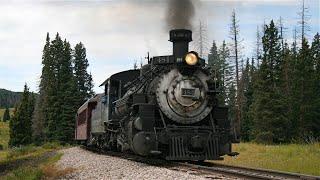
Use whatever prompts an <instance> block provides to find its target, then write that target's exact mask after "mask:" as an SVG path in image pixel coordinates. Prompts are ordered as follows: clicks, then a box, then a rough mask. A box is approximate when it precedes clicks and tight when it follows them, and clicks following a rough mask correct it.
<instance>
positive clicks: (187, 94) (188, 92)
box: [181, 88, 196, 97]
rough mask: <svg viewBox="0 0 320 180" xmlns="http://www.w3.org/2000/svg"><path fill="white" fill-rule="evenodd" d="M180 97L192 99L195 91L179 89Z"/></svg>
mask: <svg viewBox="0 0 320 180" xmlns="http://www.w3.org/2000/svg"><path fill="white" fill-rule="evenodd" d="M181 91H182V92H181V96H182V97H194V96H195V92H196V90H195V89H189V88H182V89H181Z"/></svg>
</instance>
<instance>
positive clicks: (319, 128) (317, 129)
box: [311, 33, 320, 139]
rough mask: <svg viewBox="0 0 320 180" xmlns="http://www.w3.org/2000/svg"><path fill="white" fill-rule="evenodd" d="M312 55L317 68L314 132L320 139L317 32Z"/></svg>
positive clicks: (319, 80) (319, 63) (318, 45)
mask: <svg viewBox="0 0 320 180" xmlns="http://www.w3.org/2000/svg"><path fill="white" fill-rule="evenodd" d="M311 57H312V58H313V65H314V69H315V74H314V85H313V86H314V104H313V108H314V109H313V112H314V113H315V114H314V118H313V124H312V127H313V133H314V136H315V137H316V138H317V139H320V112H319V109H320V83H319V82H320V35H319V33H317V34H316V35H315V36H314V39H313V42H312V46H311Z"/></svg>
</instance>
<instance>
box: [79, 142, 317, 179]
mask: <svg viewBox="0 0 320 180" xmlns="http://www.w3.org/2000/svg"><path fill="white" fill-rule="evenodd" d="M81 147H82V148H84V149H86V150H89V151H92V152H95V153H99V154H105V155H109V156H116V157H119V158H123V159H127V160H131V161H136V162H141V163H145V164H149V165H152V166H159V167H165V168H168V169H172V170H176V171H184V172H193V173H192V174H206V175H207V177H208V178H212V179H215V178H214V177H215V176H214V175H216V174H222V175H224V176H225V177H234V178H240V179H268V180H284V179H290V180H291V179H292V180H295V179H303V180H320V176H311V175H305V174H297V173H289V172H282V171H275V170H266V169H257V168H247V167H239V166H230V165H222V164H217V163H209V162H193V161H192V162H175V161H166V160H164V159H159V158H145V157H141V156H138V155H135V154H126V153H120V152H106V151H102V150H100V149H96V148H88V147H85V146H81Z"/></svg>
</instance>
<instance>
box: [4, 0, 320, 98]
mask: <svg viewBox="0 0 320 180" xmlns="http://www.w3.org/2000/svg"><path fill="white" fill-rule="evenodd" d="M301 2H302V1H301V0H211V1H209V0H207V1H194V4H195V10H196V15H195V17H194V18H193V24H194V25H193V28H194V30H197V24H198V23H199V20H201V21H202V22H204V23H205V24H206V26H207V41H208V44H211V42H212V40H216V42H217V43H218V45H219V44H221V42H222V41H223V40H226V41H227V42H230V39H229V24H230V16H231V12H232V10H233V9H235V11H236V14H237V17H238V19H239V26H240V35H241V37H242V39H243V42H242V46H243V49H242V54H243V57H251V56H252V55H253V52H254V44H255V34H256V29H257V26H259V27H260V29H261V26H262V24H263V23H264V22H266V23H269V22H270V20H271V19H274V20H275V21H278V19H279V17H280V16H281V17H282V18H283V23H284V26H285V27H286V28H287V29H286V30H285V38H286V39H288V41H289V42H291V41H292V34H293V33H292V32H293V29H294V28H295V27H297V28H299V26H298V25H297V21H298V15H297V12H298V11H299V9H300V6H301ZM305 4H306V7H308V8H309V12H308V14H309V15H310V16H311V18H310V20H309V21H308V25H309V27H310V31H309V32H308V37H309V38H310V39H311V38H312V37H313V35H314V34H315V33H316V32H320V27H319V26H320V15H319V11H320V10H319V9H320V8H319V6H320V5H319V0H306V2H305ZM165 13H166V3H165V2H164V1H160V0H158V1H152V0H149V1H147V0H145V1H138V0H134V1H125V0H117V1H116V0H114V1H42V0H33V1H32V0H29V1H1V2H0V88H6V89H10V90H13V91H21V90H22V89H23V85H24V83H25V82H26V83H27V84H28V85H29V86H30V88H31V90H32V91H37V86H38V83H39V77H40V74H41V55H42V48H43V45H44V43H45V36H46V33H47V32H49V33H50V35H51V37H54V35H55V34H56V32H59V34H60V35H61V36H62V37H63V38H66V39H67V40H69V41H70V43H71V44H72V46H74V45H75V44H76V43H78V42H80V41H81V42H83V43H84V45H85V46H86V48H87V56H88V60H89V63H90V67H89V71H91V72H92V75H93V80H94V83H95V86H96V87H95V90H96V91H97V92H101V91H102V89H101V88H98V85H99V84H100V83H101V82H103V80H104V79H106V78H107V77H108V76H110V75H111V74H113V73H116V72H118V71H121V70H126V69H130V68H132V67H133V63H134V60H137V61H138V62H140V59H141V58H142V57H144V56H145V55H146V52H147V51H150V53H151V55H164V54H170V53H171V44H170V43H169V42H168V41H167V40H168V33H167V30H166V24H165ZM195 38H196V37H194V39H195ZM192 47H193V46H192ZM208 48H209V47H208Z"/></svg>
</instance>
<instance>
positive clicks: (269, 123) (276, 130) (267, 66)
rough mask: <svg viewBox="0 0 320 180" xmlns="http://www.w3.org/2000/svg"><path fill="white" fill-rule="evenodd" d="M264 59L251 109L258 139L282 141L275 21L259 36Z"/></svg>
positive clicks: (282, 102) (284, 129) (284, 121)
mask: <svg viewBox="0 0 320 180" xmlns="http://www.w3.org/2000/svg"><path fill="white" fill-rule="evenodd" d="M262 43H263V59H262V64H261V67H260V71H259V74H258V77H257V85H256V91H255V93H254V99H255V100H254V103H253V105H252V108H253V110H252V112H253V117H254V123H255V125H254V131H255V132H254V133H255V135H256V136H257V137H256V138H257V141H260V142H264V143H271V142H285V141H286V140H287V139H286V138H287V134H288V128H287V127H288V124H289V121H288V118H287V117H288V116H287V109H288V108H287V106H286V105H287V104H286V98H285V95H283V93H282V90H283V89H282V87H283V76H282V72H283V71H282V67H283V66H282V64H283V62H282V59H281V42H280V36H279V33H278V30H277V28H276V27H275V25H274V22H273V21H271V23H270V25H269V26H267V25H266V27H265V33H264V36H263V38H262Z"/></svg>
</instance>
